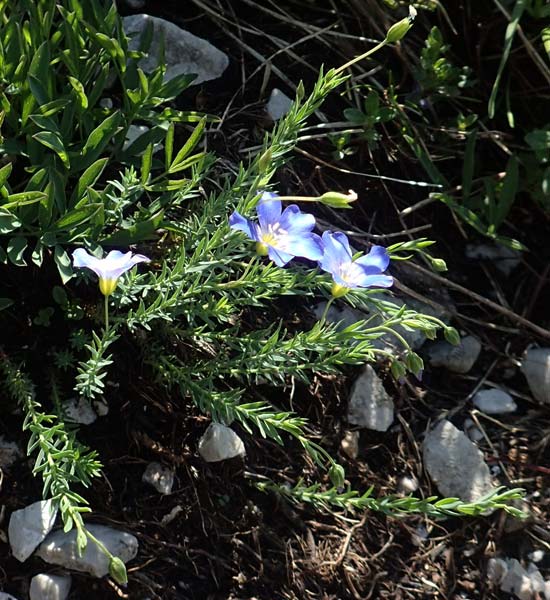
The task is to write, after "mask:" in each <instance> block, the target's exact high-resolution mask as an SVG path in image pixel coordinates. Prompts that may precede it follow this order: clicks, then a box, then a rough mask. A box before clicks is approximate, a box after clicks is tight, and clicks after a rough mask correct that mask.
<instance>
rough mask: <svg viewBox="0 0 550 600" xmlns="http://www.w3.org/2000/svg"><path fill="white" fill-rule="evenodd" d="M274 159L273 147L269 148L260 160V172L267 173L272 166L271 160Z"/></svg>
mask: <svg viewBox="0 0 550 600" xmlns="http://www.w3.org/2000/svg"><path fill="white" fill-rule="evenodd" d="M272 159H273V153H272V151H271V148H268V149H267V150H266V151H265V152H264V153H263V154H262V155H261V156H260V159H259V160H258V170H259V171H260V173H265V172H266V171H267V170H268V169H269V167H270V166H271V161H272Z"/></svg>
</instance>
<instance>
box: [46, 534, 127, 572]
mask: <svg viewBox="0 0 550 600" xmlns="http://www.w3.org/2000/svg"><path fill="white" fill-rule="evenodd" d="M86 527H87V529H88V530H89V531H90V533H91V534H92V535H93V536H95V537H96V538H97V539H98V540H99V541H100V542H102V543H103V544H104V545H105V546H106V547H107V549H108V550H109V552H111V553H112V554H113V555H114V556H118V558H120V559H121V560H122V561H123V562H124V563H127V562H128V561H130V560H132V559H133V558H135V556H136V555H137V553H138V541H137V539H136V538H135V537H134V536H133V535H132V534H130V533H126V532H125V531H119V530H118V529H113V528H111V527H106V526H105V525H87V526H86ZM36 555H37V556H39V557H40V558H41V559H42V560H44V561H46V562H47V563H50V564H54V565H60V566H62V567H64V568H65V569H72V570H74V571H82V572H84V573H89V574H90V575H93V576H94V577H104V576H105V575H107V574H108V573H109V558H108V557H107V556H106V555H105V554H104V553H103V552H102V551H101V550H100V549H99V548H98V546H97V545H96V544H94V543H93V542H92V541H90V540H89V541H88V544H87V546H86V549H85V550H84V552H83V554H82V556H79V554H78V549H77V545H76V531H75V530H74V529H73V530H71V531H69V532H68V533H64V532H63V531H62V530H58V531H54V532H53V533H50V535H49V536H48V537H47V538H46V540H44V542H43V543H42V544H41V545H40V548H39V549H38V551H37V552H36Z"/></svg>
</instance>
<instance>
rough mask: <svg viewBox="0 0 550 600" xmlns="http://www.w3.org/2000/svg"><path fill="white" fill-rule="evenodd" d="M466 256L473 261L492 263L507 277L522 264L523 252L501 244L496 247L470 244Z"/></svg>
mask: <svg viewBox="0 0 550 600" xmlns="http://www.w3.org/2000/svg"><path fill="white" fill-rule="evenodd" d="M466 256H467V258H471V259H476V260H486V261H490V262H492V263H493V264H494V265H495V267H496V268H497V269H498V270H499V271H500V272H501V273H502V274H504V275H506V276H507V277H508V276H509V275H510V274H511V273H512V271H513V270H514V269H515V268H516V267H517V266H518V265H519V264H520V262H521V252H520V251H519V250H514V249H512V248H508V247H507V246H502V245H500V244H497V245H494V246H491V245H489V244H475V245H474V244H469V245H468V246H466Z"/></svg>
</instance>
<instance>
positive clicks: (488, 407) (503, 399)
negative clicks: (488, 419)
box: [473, 389, 518, 415]
mask: <svg viewBox="0 0 550 600" xmlns="http://www.w3.org/2000/svg"><path fill="white" fill-rule="evenodd" d="M473 403H474V406H475V407H476V408H478V409H479V410H481V411H482V412H484V413H487V414H488V415H502V414H505V413H513V412H515V411H516V410H517V408H518V406H517V404H516V403H515V402H514V400H513V398H512V396H510V394H507V393H506V392H503V391H502V390H496V389H489V390H480V391H479V392H477V394H476V395H475V396H474V399H473Z"/></svg>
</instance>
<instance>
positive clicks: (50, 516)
mask: <svg viewBox="0 0 550 600" xmlns="http://www.w3.org/2000/svg"><path fill="white" fill-rule="evenodd" d="M56 517H57V508H56V507H54V505H53V503H52V501H51V500H41V501H40V502H34V503H33V504H30V505H29V506H27V507H26V508H22V509H21V510H16V511H14V512H13V513H12V514H11V517H10V524H9V526H8V536H9V540H10V546H11V553H12V554H13V556H15V558H16V559H17V560H18V561H20V562H24V561H26V560H27V558H29V556H30V555H31V554H32V553H33V552H34V550H35V548H36V547H37V546H38V544H40V542H42V540H44V539H45V537H46V536H47V535H48V533H50V531H51V530H52V527H53V525H54V523H55V518H56Z"/></svg>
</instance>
